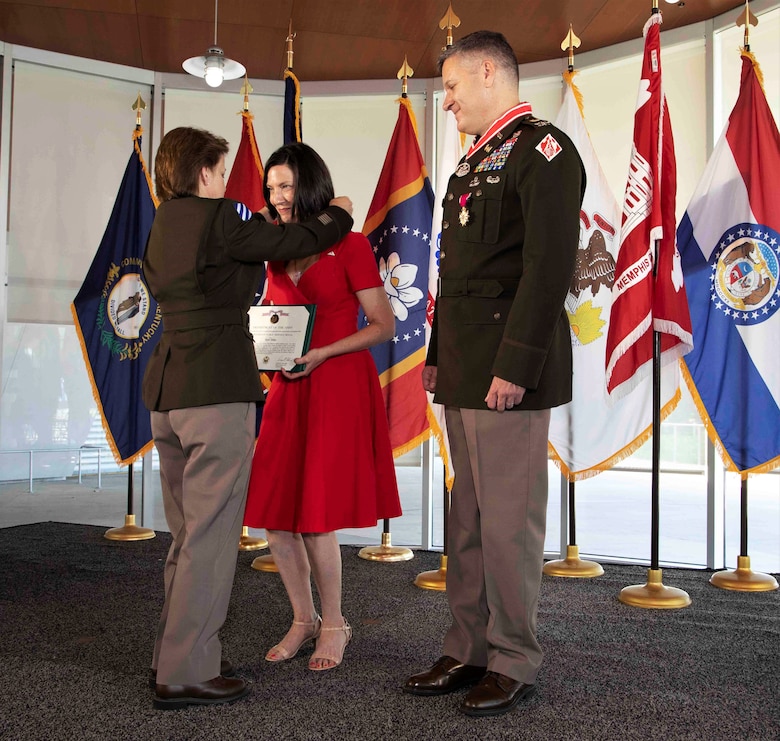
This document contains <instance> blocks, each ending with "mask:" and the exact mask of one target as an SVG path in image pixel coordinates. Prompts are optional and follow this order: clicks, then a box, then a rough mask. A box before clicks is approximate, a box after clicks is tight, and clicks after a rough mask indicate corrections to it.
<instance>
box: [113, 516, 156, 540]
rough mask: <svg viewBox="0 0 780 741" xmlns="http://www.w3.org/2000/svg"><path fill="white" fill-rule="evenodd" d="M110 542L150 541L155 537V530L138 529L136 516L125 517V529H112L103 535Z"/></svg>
mask: <svg viewBox="0 0 780 741" xmlns="http://www.w3.org/2000/svg"><path fill="white" fill-rule="evenodd" d="M103 537H104V538H108V539H109V540H149V538H153V537H154V530H150V529H149V528H148V527H138V526H137V525H136V524H135V515H125V524H124V526H123V527H112V528H111V529H110V530H106V532H105V533H103Z"/></svg>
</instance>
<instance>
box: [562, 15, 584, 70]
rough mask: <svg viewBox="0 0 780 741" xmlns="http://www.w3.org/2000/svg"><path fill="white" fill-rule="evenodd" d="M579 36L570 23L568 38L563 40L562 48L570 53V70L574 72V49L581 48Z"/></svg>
mask: <svg viewBox="0 0 780 741" xmlns="http://www.w3.org/2000/svg"><path fill="white" fill-rule="evenodd" d="M581 43H582V42H581V41H580V38H579V36H577V34H575V33H574V29H573V28H572V25H571V23H570V24H569V33H567V34H566V38H565V39H564V40H563V41H562V42H561V49H562V50H563V51H567V52H568V53H569V72H574V50H575V49H579V48H580V44H581Z"/></svg>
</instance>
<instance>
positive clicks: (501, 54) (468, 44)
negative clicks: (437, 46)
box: [437, 31, 519, 82]
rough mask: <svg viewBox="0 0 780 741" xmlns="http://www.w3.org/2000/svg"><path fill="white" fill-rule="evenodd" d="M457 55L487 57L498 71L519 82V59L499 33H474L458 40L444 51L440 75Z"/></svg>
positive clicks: (439, 70) (441, 58) (439, 63)
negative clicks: (450, 59) (446, 64)
mask: <svg viewBox="0 0 780 741" xmlns="http://www.w3.org/2000/svg"><path fill="white" fill-rule="evenodd" d="M456 54H462V55H464V56H469V57H474V56H479V55H482V56H486V57H489V58H490V59H492V60H493V62H494V63H495V65H496V67H497V68H498V69H501V70H503V71H504V72H505V73H506V74H508V75H510V79H512V80H514V81H515V82H517V81H518V79H519V75H518V73H517V57H515V52H514V50H513V49H512V47H511V46H510V45H509V42H508V41H507V40H506V38H505V37H504V35H503V34H501V33H498V32H497V31H474V32H472V33H470V34H468V35H467V36H464V37H463V38H462V39H458V40H457V41H456V42H455V43H454V44H453V45H452V46H448V47H446V48H445V49H444V51H442V53H441V55H440V56H439V61H438V67H437V69H438V73H439V74H441V68H442V67H443V66H444V62H446V61H447V60H448V59H449V58H450V57H453V56H455V55H456Z"/></svg>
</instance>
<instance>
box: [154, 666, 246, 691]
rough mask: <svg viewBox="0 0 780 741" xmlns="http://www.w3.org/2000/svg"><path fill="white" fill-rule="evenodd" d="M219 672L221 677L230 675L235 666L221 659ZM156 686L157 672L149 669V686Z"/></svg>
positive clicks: (233, 671) (233, 672)
mask: <svg viewBox="0 0 780 741" xmlns="http://www.w3.org/2000/svg"><path fill="white" fill-rule="evenodd" d="M219 673H220V674H221V675H222V676H223V677H232V676H233V675H234V674H235V673H236V670H235V667H234V666H233V664H231V663H230V662H229V661H228V660H227V659H222V661H221V662H220V664H219ZM156 686H157V672H156V671H155V670H154V669H150V670H149V687H151V688H152V689H154V688H155V687H156Z"/></svg>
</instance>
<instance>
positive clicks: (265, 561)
mask: <svg viewBox="0 0 780 741" xmlns="http://www.w3.org/2000/svg"><path fill="white" fill-rule="evenodd" d="M252 568H253V569H254V570H255V571H271V572H273V573H276V574H278V573H279V567H278V566H277V565H276V564H275V563H274V557H273V555H272V554H270V553H268V554H267V555H265V556H258V557H257V558H256V559H255V560H254V561H252Z"/></svg>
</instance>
